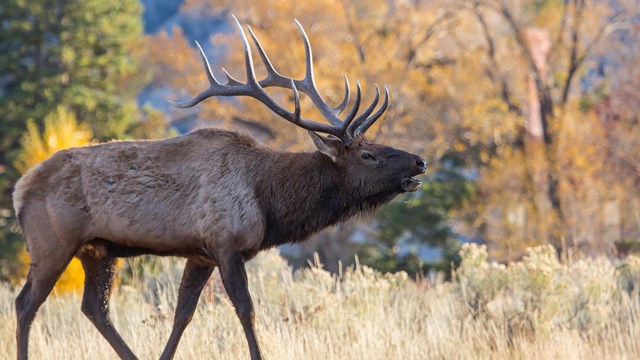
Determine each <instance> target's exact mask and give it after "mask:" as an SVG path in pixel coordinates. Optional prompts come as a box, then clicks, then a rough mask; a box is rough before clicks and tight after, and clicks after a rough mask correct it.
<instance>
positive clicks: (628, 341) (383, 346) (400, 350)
mask: <svg viewBox="0 0 640 360" xmlns="http://www.w3.org/2000/svg"><path fill="white" fill-rule="evenodd" d="M463 258H464V261H463V264H462V267H461V268H460V270H459V271H458V274H457V278H456V280H455V281H454V282H451V283H444V284H438V285H436V286H431V287H427V286H425V285H424V284H416V283H415V282H413V281H411V280H409V279H407V277H406V275H405V274H396V275H382V274H379V273H376V272H374V271H372V270H371V269H368V268H366V267H359V268H357V269H351V270H347V271H345V273H344V274H343V280H342V281H336V280H335V278H333V277H332V276H331V275H329V274H328V273H326V272H325V271H323V270H321V269H320V268H317V267H312V268H310V269H305V270H303V271H300V272H297V273H296V274H294V275H292V273H291V270H290V268H289V266H288V265H287V264H286V263H285V262H284V260H283V259H281V258H280V257H279V256H278V255H277V254H276V253H275V252H267V253H264V254H261V255H259V256H258V257H257V258H256V259H255V260H254V261H252V262H251V263H250V265H249V267H250V269H249V274H250V282H251V291H252V294H253V297H254V302H255V304H256V308H257V319H256V320H257V331H258V335H259V338H260V342H261V345H262V348H263V352H264V354H265V357H266V358H267V359H279V360H280V359H282V360H286V359H299V358H301V357H304V358H308V359H323V360H327V359H558V358H562V359H598V360H600V359H637V358H640V341H639V340H640V304H639V302H638V294H637V292H636V291H635V290H631V287H632V285H633V284H638V282H637V280H638V279H639V278H640V261H638V260H637V259H635V258H632V259H629V261H628V262H627V263H626V264H625V265H624V266H622V267H621V266H617V267H616V266H614V265H613V264H611V263H610V262H608V261H606V260H602V259H595V260H584V261H580V262H576V263H574V264H571V265H562V264H559V263H558V262H557V260H556V259H555V257H554V256H553V255H552V254H551V253H550V252H549V251H548V249H547V248H539V249H537V250H534V251H532V252H531V254H530V256H529V257H527V258H525V259H524V260H523V261H522V262H521V263H518V264H515V265H513V266H510V267H509V268H505V267H502V266H499V265H495V264H493V265H492V264H488V263H487V262H486V253H484V250H483V249H482V248H480V247H475V246H470V247H466V248H465V249H463ZM159 264H160V267H159V268H157V267H156V268H155V269H153V271H152V270H151V269H149V268H145V269H144V271H142V272H141V273H139V274H137V277H138V279H137V281H136V282H134V284H140V285H137V286H136V287H135V288H134V287H132V286H127V285H120V286H119V287H118V288H117V289H116V292H115V294H114V297H113V299H112V318H113V320H114V323H115V325H116V327H117V328H118V329H119V330H120V332H121V333H122V335H123V337H124V338H125V340H126V341H127V342H128V343H129V344H130V346H131V347H132V348H133V350H134V352H136V353H137V354H138V356H139V357H140V358H141V359H156V358H158V357H159V355H160V353H161V352H162V349H163V347H164V342H165V341H166V339H167V338H168V336H169V332H170V330H171V324H172V313H173V308H174V306H175V295H176V288H177V284H178V281H179V276H180V275H179V274H180V270H181V267H182V266H183V265H182V263H181V262H178V261H175V260H170V259H163V260H162V261H161V262H160V263H159ZM153 274H155V275H153ZM215 279H217V275H216V276H215V277H214V280H213V281H212V282H211V283H210V285H209V286H208V287H207V289H206V290H205V293H204V294H203V297H202V299H201V302H200V304H199V307H198V312H197V314H196V316H195V317H194V319H193V322H192V323H191V325H190V326H189V327H188V328H187V331H186V332H185V335H184V337H183V339H182V342H181V343H180V346H179V348H178V353H177V356H176V357H177V358H178V359H199V358H216V359H240V358H245V359H246V358H248V351H247V346H246V343H245V340H244V336H243V334H242V329H241V327H240V324H239V321H238V320H237V319H236V317H235V314H234V312H233V309H232V307H231V305H230V303H229V301H228V300H227V298H226V297H225V295H224V292H223V291H221V288H220V285H219V283H218V282H217V281H216V280H215ZM16 293H17V290H16V289H12V288H10V287H9V286H8V285H0V324H2V325H1V326H0V353H1V354H3V357H5V358H13V357H15V342H14V331H15V313H14V309H13V299H14V298H15V295H16ZM30 355H31V358H32V359H92V360H93V359H114V358H116V355H115V353H114V352H113V350H112V349H111V348H110V347H109V345H108V344H107V342H106V341H105V340H104V339H103V338H102V337H101V336H100V334H99V333H98V332H97V330H96V329H95V328H94V327H93V325H91V323H90V322H89V321H88V320H87V319H86V318H84V316H83V315H82V314H81V312H80V295H74V294H70V295H63V296H57V297H51V298H49V299H48V300H47V302H46V303H45V305H44V306H43V308H42V309H41V311H40V312H39V314H38V316H37V317H36V321H35V322H34V325H33V328H32V331H31V343H30Z"/></svg>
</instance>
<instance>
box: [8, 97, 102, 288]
mask: <svg viewBox="0 0 640 360" xmlns="http://www.w3.org/2000/svg"><path fill="white" fill-rule="evenodd" d="M92 138H93V134H91V130H89V129H88V127H87V126H86V125H82V124H78V122H77V120H76V117H75V115H74V114H73V113H72V112H70V111H69V110H68V109H66V108H65V107H63V106H60V107H58V109H56V110H55V111H54V112H53V113H51V114H49V115H47V116H45V119H44V129H43V131H42V132H40V129H39V128H38V126H37V125H36V124H35V122H34V121H29V122H28V124H27V131H26V132H25V133H24V135H23V136H22V141H21V144H22V148H23V150H22V152H21V153H20V155H19V156H18V159H17V160H16V164H15V167H16V169H18V170H19V171H20V172H21V173H24V172H26V171H27V170H29V168H31V167H33V166H35V165H37V164H39V163H40V162H42V161H43V160H45V159H47V158H48V157H49V156H51V155H52V154H53V153H55V152H56V151H58V150H62V149H66V148H70V147H78V146H84V145H87V144H89V142H90V141H91V139H92ZM18 259H19V263H17V264H12V265H13V266H12V267H14V269H13V271H11V278H12V280H14V281H15V282H17V281H20V280H22V279H23V278H24V277H25V276H26V274H27V271H28V269H29V254H28V253H27V251H26V249H24V248H23V249H22V250H21V251H20V255H19V256H18ZM83 285H84V271H83V270H82V264H81V263H80V260H78V259H76V258H74V259H73V260H72V261H71V263H70V264H69V266H68V267H67V270H65V272H64V273H63V274H62V275H61V276H60V279H59V281H58V282H57V283H56V288H55V289H56V290H57V291H58V292H66V291H72V290H80V289H82V287H83Z"/></svg>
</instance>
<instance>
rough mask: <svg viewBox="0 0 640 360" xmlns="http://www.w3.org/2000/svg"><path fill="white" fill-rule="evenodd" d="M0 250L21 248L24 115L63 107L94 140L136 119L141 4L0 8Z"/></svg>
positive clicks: (72, 2) (40, 1)
mask: <svg viewBox="0 0 640 360" xmlns="http://www.w3.org/2000/svg"><path fill="white" fill-rule="evenodd" d="M0 24H2V31H0V74H1V75H0V120H1V121H0V222H1V223H2V225H3V226H2V227H0V249H1V250H2V251H1V253H2V259H0V261H2V262H5V261H6V260H7V259H10V258H13V257H15V251H16V250H17V249H19V248H20V245H18V244H20V240H19V236H18V234H17V233H18V228H17V226H16V225H15V222H14V220H13V209H12V206H11V196H10V195H11V191H12V187H13V183H14V182H15V181H16V180H17V178H18V176H19V172H18V171H17V169H16V168H15V167H14V166H13V163H14V160H15V159H16V157H17V156H18V154H19V153H20V143H19V141H20V139H21V137H22V134H23V133H24V132H25V131H26V130H27V123H28V120H31V121H33V124H35V125H38V126H42V125H43V122H44V119H45V117H46V116H47V115H49V114H51V113H53V112H55V111H56V109H57V108H58V107H59V106H60V105H63V106H65V107H66V108H67V109H69V111H71V112H73V113H74V114H75V115H76V116H77V117H78V119H80V120H81V121H83V122H86V123H87V124H88V125H89V126H90V128H91V131H92V132H93V134H94V135H95V136H96V138H97V139H98V140H107V139H112V138H119V137H122V136H124V135H125V133H126V132H127V131H128V130H129V129H130V128H131V127H132V125H133V124H134V123H135V122H136V121H137V120H138V119H139V114H138V111H137V105H136V102H135V101H136V96H137V93H138V91H139V90H140V88H141V86H142V84H143V80H144V76H145V75H144V72H141V71H139V70H140V68H139V64H138V61H137V60H136V59H137V55H136V51H137V49H138V47H139V45H140V44H141V42H140V41H141V29H142V24H141V6H140V4H139V2H138V1H135V0H123V1H118V2H117V4H116V5H113V4H112V3H111V2H108V1H104V0H92V1H80V0H67V1H63V0H34V1H19V0H10V1H8V2H4V3H3V4H2V6H0Z"/></svg>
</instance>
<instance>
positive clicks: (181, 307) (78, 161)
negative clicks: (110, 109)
mask: <svg viewBox="0 0 640 360" xmlns="http://www.w3.org/2000/svg"><path fill="white" fill-rule="evenodd" d="M234 19H235V18H234ZM236 24H237V25H238V27H239V29H240V34H241V36H242V40H243V43H244V45H245V61H246V65H247V66H246V67H247V78H248V81H247V83H245V84H242V83H240V82H238V81H237V80H235V79H233V78H231V77H230V76H229V75H227V77H228V79H227V83H226V84H224V85H222V84H220V83H218V81H217V80H216V79H215V78H214V77H213V75H212V74H211V71H210V69H209V66H208V62H207V61H206V58H205V57H204V54H203V53H202V51H201V55H202V56H203V61H204V63H205V69H206V71H207V75H208V77H209V80H210V82H211V87H210V88H209V89H207V90H205V91H204V92H203V93H202V94H200V95H198V96H196V97H195V98H194V99H193V100H191V101H187V102H184V103H178V104H177V106H182V107H186V106H193V105H195V104H197V103H198V102H200V101H202V100H203V99H204V98H206V97H209V96H232V95H244V96H252V97H255V98H256V99H258V100H259V101H261V102H263V103H265V105H267V106H268V107H269V108H271V109H272V110H273V111H274V112H276V113H277V114H278V115H280V116H281V117H283V118H285V119H287V120H289V121H291V122H292V123H294V124H296V125H297V126H300V127H303V128H305V129H308V130H310V132H309V134H310V136H311V138H312V140H313V142H314V144H315V145H316V147H317V150H318V151H316V152H312V153H285V152H277V151H274V150H271V149H269V148H266V147H264V146H261V145H259V144H258V143H256V142H255V141H254V140H253V139H251V138H250V137H248V136H244V135H239V134H237V133H234V132H229V131H224V130H216V129H201V130H197V131H194V132H192V133H189V134H187V135H183V136H179V137H176V138H172V139H166V140H159V141H117V142H110V143H106V144H100V145H94V146H89V147H83V148H75V149H68V150H63V151H60V152H58V153H56V154H54V155H53V156H52V157H51V158H49V159H48V160H46V161H44V162H43V163H41V164H40V165H38V166H36V167H35V168H33V169H31V170H30V171H28V172H27V173H26V174H25V175H24V176H23V177H22V178H21V179H20V180H19V181H18V183H17V184H16V187H15V191H14V207H15V210H16V214H17V216H18V220H19V223H20V226H21V227H22V230H23V233H24V236H25V240H26V243H27V248H28V250H29V252H30V256H31V264H30V269H29V274H28V277H27V282H26V283H25V285H24V288H23V289H22V291H21V292H20V294H19V295H18V297H17V299H16V311H17V320H18V321H17V324H18V328H17V334H16V337H17V345H18V359H26V358H27V356H28V336H29V328H30V325H31V322H32V321H33V319H34V317H35V314H36V311H37V310H38V308H39V307H40V305H41V304H42V303H43V302H44V301H45V299H46V298H47V296H48V295H49V293H50V291H51V289H52V288H53V286H54V284H55V282H56V281H57V279H58V277H59V276H60V274H61V273H62V272H63V271H64V269H65V268H66V267H67V264H68V263H69V261H70V260H71V259H72V258H73V257H74V256H75V257H77V258H79V259H80V261H81V262H82V265H83V268H84V270H85V274H86V280H85V288H84V294H83V299H82V311H83V313H84V314H85V315H87V317H88V318H89V319H90V320H91V321H92V322H93V323H94V324H95V326H96V327H97V329H98V330H99V331H100V333H101V334H102V335H103V336H104V337H105V338H106V339H107V341H108V342H109V343H110V344H111V346H112V347H113V348H114V350H115V351H116V352H117V354H118V355H119V356H120V357H121V358H123V359H135V358H136V357H135V355H134V353H133V352H132V351H131V349H130V348H129V347H128V346H127V345H126V343H125V342H124V340H123V339H122V338H121V337H120V335H119V334H118V332H117V331H116V330H115V328H114V327H113V325H112V324H111V322H110V320H109V307H108V302H109V295H110V292H111V288H112V285H113V280H114V276H115V275H114V274H115V273H114V270H115V265H116V259H117V258H119V257H127V256H135V255H140V254H156V255H172V256H181V257H185V258H186V259H187V263H186V266H185V270H184V274H183V278H182V281H181V285H180V290H179V294H178V303H177V308H176V314H175V320H174V325H173V330H172V332H171V335H170V338H169V340H168V343H167V345H166V347H165V349H164V352H163V353H162V356H161V359H170V358H172V357H173V355H174V353H175V351H176V348H177V345H178V342H179V340H180V337H181V335H182V333H183V331H184V329H185V328H186V326H187V324H188V323H189V321H190V320H191V317H192V316H193V313H194V310H195V307H196V304H197V301H198V298H199V296H200V292H201V291H202V289H203V287H204V285H205V283H206V281H207V279H208V278H209V276H210V275H211V273H212V272H213V270H214V268H215V267H216V266H217V267H218V268H219V271H220V276H221V279H222V282H223V284H224V287H225V289H226V291H227V294H228V295H229V298H230V300H231V302H232V303H233V305H234V307H235V310H236V313H237V315H238V318H239V319H240V322H241V324H242V327H243V329H244V332H245V335H246V338H247V342H248V345H249V350H250V354H251V358H252V359H254V360H255V359H260V358H261V354H260V349H259V345H258V341H257V339H256V335H255V333H254V308H253V305H252V301H251V298H250V295H249V290H248V287H247V276H246V273H245V268H244V263H245V261H247V260H248V259H250V258H252V257H253V256H255V254H257V253H258V252H259V251H260V250H262V249H265V248H270V247H273V246H276V245H279V244H283V243H292V242H298V241H302V240H304V239H305V238H307V237H308V236H309V235H311V234H312V233H314V232H316V231H318V230H321V229H323V228H325V227H327V226H330V225H333V224H336V223H338V222H341V221H344V220H347V219H349V218H350V217H352V216H353V215H355V214H358V213H362V212H371V211H373V210H375V209H376V208H377V207H378V206H379V205H381V204H383V203H385V202H388V201H390V200H391V199H393V198H394V197H395V196H396V195H398V194H400V193H402V192H407V191H415V190H416V189H417V188H418V187H419V185H420V182H419V181H418V180H415V179H413V178H412V177H413V176H416V175H418V174H421V173H423V172H424V171H425V168H426V163H425V162H424V160H422V159H421V158H420V157H418V156H416V155H412V154H409V153H406V152H404V151H401V150H397V149H393V148H390V147H387V146H383V145H379V144H375V143H371V142H369V141H368V140H367V139H366V138H365V137H364V135H363V133H364V131H366V129H367V128H368V127H369V126H370V125H371V124H372V123H373V122H374V121H375V120H376V119H377V118H378V117H380V115H381V114H382V113H383V112H384V109H385V108H386V104H387V100H388V94H386V96H385V101H384V104H383V105H382V106H381V107H380V108H379V109H378V111H376V113H374V114H372V112H373V110H374V108H375V106H376V103H377V100H378V95H376V99H375V100H374V102H373V103H372V104H371V105H370V106H369V107H368V108H367V109H366V110H365V111H364V112H362V114H360V115H359V116H358V117H356V114H357V112H358V106H359V102H360V89H359V86H358V89H357V93H356V99H355V103H354V105H353V108H351V110H350V111H349V112H348V114H347V115H346V117H345V118H344V119H339V118H338V114H340V113H341V111H342V110H344V108H345V107H346V105H347V103H348V98H349V89H348V86H347V90H346V95H345V100H344V101H343V102H342V104H341V105H339V106H338V108H331V107H328V106H327V105H326V103H324V100H322V97H321V96H320V95H319V94H318V93H317V90H316V87H315V84H314V82H313V72H312V60H311V49H310V46H309V43H308V39H307V38H306V35H305V34H304V31H303V30H302V28H300V29H301V31H302V34H303V39H304V42H305V47H306V49H307V75H306V77H305V79H303V80H292V79H289V78H284V77H282V76H281V75H279V74H278V73H277V72H275V70H273V67H272V66H271V64H270V63H269V60H268V58H267V57H266V55H265V54H264V51H263V50H262V48H261V46H260V44H259V43H258V41H257V39H256V38H255V36H253V33H251V36H252V38H253V40H254V42H255V44H256V46H257V48H258V50H259V52H260V55H261V57H262V59H263V62H264V63H265V66H266V68H267V70H268V72H269V76H268V77H267V78H266V79H265V80H262V81H257V80H256V79H255V75H254V72H253V64H252V62H251V54H250V49H249V45H248V42H247V40H246V38H245V37H244V32H243V30H242V27H240V25H239V24H238V23H237V20H236ZM249 31H251V30H250V29H249ZM346 83H347V84H348V82H346ZM268 86H279V87H286V88H289V89H291V90H292V91H293V92H294V95H295V99H296V110H295V111H294V112H288V111H286V110H284V109H283V108H281V107H279V106H278V105H277V104H275V102H273V100H272V99H271V98H269V97H268V96H266V93H264V90H262V89H263V88H264V87H268ZM298 89H300V91H301V92H304V93H305V94H307V95H309V97H310V98H311V100H312V101H313V102H314V104H316V106H317V107H318V108H319V109H320V111H321V113H322V114H323V115H324V116H325V118H326V119H327V120H328V121H329V123H330V125H326V124H321V123H316V122H313V121H310V120H307V119H304V118H301V117H300V110H299V103H298V98H299V97H298ZM313 131H315V132H323V133H325V134H330V135H329V136H320V135H318V134H316V133H315V132H313Z"/></svg>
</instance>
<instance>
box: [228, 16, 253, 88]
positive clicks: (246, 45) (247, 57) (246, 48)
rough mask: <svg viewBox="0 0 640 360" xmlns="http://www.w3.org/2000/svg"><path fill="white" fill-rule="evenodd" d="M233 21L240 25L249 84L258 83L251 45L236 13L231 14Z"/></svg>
mask: <svg viewBox="0 0 640 360" xmlns="http://www.w3.org/2000/svg"><path fill="white" fill-rule="evenodd" d="M231 17H232V18H233V21H234V22H235V23H236V26H237V27H238V32H239V33H240V40H241V41H242V46H243V47H244V67H245V71H246V73H247V85H249V84H257V83H258V80H256V72H255V70H254V68H253V58H252V57H251V46H249V41H248V40H247V35H245V33H244V30H243V29H242V25H240V22H239V21H238V19H237V18H236V16H235V15H231Z"/></svg>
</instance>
